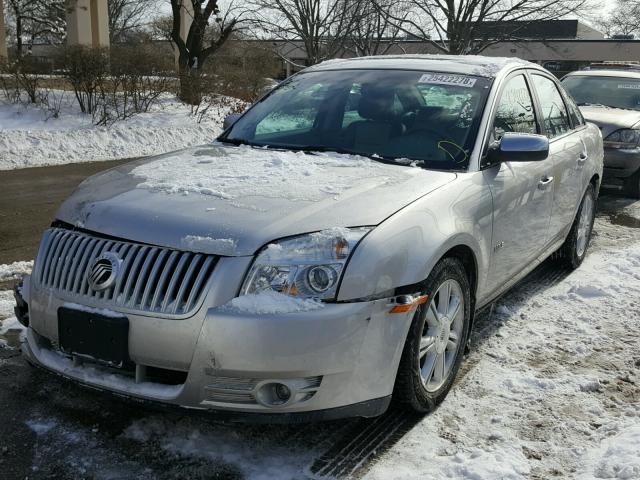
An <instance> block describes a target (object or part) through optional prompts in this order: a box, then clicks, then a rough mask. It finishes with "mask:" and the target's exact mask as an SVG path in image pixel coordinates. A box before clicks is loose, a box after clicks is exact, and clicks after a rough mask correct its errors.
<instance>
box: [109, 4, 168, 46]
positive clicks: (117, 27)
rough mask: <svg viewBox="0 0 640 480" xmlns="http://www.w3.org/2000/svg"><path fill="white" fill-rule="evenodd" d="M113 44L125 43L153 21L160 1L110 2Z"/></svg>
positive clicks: (110, 34) (110, 29)
mask: <svg viewBox="0 0 640 480" xmlns="http://www.w3.org/2000/svg"><path fill="white" fill-rule="evenodd" d="M107 5H108V7H109V37H110V39H111V43H118V42H124V41H125V40H126V39H127V38H128V37H129V36H130V35H131V34H132V33H135V32H138V31H140V30H143V29H145V28H146V27H147V25H148V24H149V23H150V22H151V21H152V17H153V14H154V10H155V8H156V7H157V6H158V0H108V2H107Z"/></svg>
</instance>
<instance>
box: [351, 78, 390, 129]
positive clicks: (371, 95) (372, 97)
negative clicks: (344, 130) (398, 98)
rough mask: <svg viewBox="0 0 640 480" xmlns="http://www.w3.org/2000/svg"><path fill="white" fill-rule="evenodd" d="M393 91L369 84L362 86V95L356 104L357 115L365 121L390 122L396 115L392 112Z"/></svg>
mask: <svg viewBox="0 0 640 480" xmlns="http://www.w3.org/2000/svg"><path fill="white" fill-rule="evenodd" d="M394 95H395V93H394V91H393V90H392V89H391V88H380V87H376V86H373V85H370V84H365V85H362V95H361V97H360V103H359V104H358V114H359V115H360V116H361V117H362V118H366V119H367V120H374V121H377V122H391V121H393V120H394V119H395V117H396V115H395V113H394V110H393V103H394Z"/></svg>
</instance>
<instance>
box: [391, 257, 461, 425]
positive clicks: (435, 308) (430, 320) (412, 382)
mask: <svg viewBox="0 0 640 480" xmlns="http://www.w3.org/2000/svg"><path fill="white" fill-rule="evenodd" d="M424 294H426V295H427V296H428V300H427V302H426V303H424V304H422V305H420V306H419V307H418V309H417V310H416V312H415V314H414V317H413V321H412V323H411V327H410V329H409V333H408V334H407V339H406V341H405V345H404V350H403V352H402V358H401V360H400V366H399V368H398V375H397V377H396V384H395V388H394V393H393V397H394V400H395V401H397V402H399V403H401V404H403V405H405V406H408V407H409V408H411V409H412V410H414V411H416V412H420V413H427V412H430V411H432V410H434V409H435V408H436V407H437V406H438V404H439V403H440V402H442V400H444V398H445V397H446V395H447V393H448V392H449V390H450V389H451V385H452V384H453V381H454V379H455V377H456V374H457V372H458V369H459V368H460V363H461V362H462V357H463V356H464V351H465V346H466V343H467V339H468V337H469V328H470V324H471V293H470V287H469V280H468V278H467V274H466V271H465V269H464V266H463V265H462V263H461V262H460V261H459V260H458V259H455V258H445V259H444V260H441V261H440V262H439V263H438V264H437V265H436V266H435V267H434V268H433V270H432V271H431V274H430V275H429V277H428V278H427V280H426V282H425V288H424Z"/></svg>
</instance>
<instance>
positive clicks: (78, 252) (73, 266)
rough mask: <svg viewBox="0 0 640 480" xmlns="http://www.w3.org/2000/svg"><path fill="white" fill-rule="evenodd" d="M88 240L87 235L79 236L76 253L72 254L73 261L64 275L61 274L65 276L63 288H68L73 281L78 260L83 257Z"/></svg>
mask: <svg viewBox="0 0 640 480" xmlns="http://www.w3.org/2000/svg"><path fill="white" fill-rule="evenodd" d="M89 242H90V239H89V238H88V237H80V242H79V243H78V247H77V249H76V254H75V255H74V256H73V261H72V262H71V266H70V267H69V271H68V272H67V274H66V275H63V276H66V279H67V280H66V282H65V284H64V289H65V290H69V289H70V288H71V286H72V285H73V282H74V280H75V279H76V274H77V272H78V262H79V261H80V260H81V259H82V258H83V257H84V253H85V251H86V249H87V244H88V243H89ZM61 288H62V287H61Z"/></svg>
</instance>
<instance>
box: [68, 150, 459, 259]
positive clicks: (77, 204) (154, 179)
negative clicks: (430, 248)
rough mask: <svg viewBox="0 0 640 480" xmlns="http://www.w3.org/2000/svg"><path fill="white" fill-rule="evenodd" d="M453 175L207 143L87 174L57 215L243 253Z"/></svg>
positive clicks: (398, 200) (389, 210)
mask: <svg viewBox="0 0 640 480" xmlns="http://www.w3.org/2000/svg"><path fill="white" fill-rule="evenodd" d="M455 177H456V175H455V174H454V173H447V172H437V171H429V170H424V169H422V168H418V167H413V166H401V165H390V164H385V163H382V162H377V161H374V160H371V159H369V158H365V157H360V156H354V155H341V154H337V153H328V152H327V153H313V154H311V153H303V152H292V151H276V150H267V149H264V148H253V147H248V146H240V147H235V146H225V145H223V144H220V143H214V144H211V145H205V146H202V147H198V148H191V149H186V150H181V151H178V152H173V153H169V154H165V155H161V156H158V157H153V158H150V159H144V160H138V161H135V162H132V163H129V164H127V165H122V166H120V167H116V168H114V169H111V170H108V171H106V172H103V173H101V174H98V175H95V176H93V177H91V178H89V179H87V180H85V181H84V182H83V183H82V184H81V185H80V186H79V187H78V189H77V190H76V191H75V192H74V194H73V195H72V196H71V197H70V198H69V199H68V200H67V201H66V202H65V203H64V204H63V205H62V206H61V207H60V210H59V211H58V214H57V218H58V219H59V220H62V221H65V222H67V223H70V224H73V225H76V226H78V227H81V228H84V229H87V230H91V231H95V232H100V233H103V234H106V235H112V236H115V237H119V238H124V239H129V240H134V241H140V242H145V243H151V244H155V245H161V246H166V247H172V248H179V249H185V250H191V251H197V252H202V253H211V254H218V255H228V256H234V255H238V256H240V255H252V254H254V253H255V252H256V251H257V250H258V249H259V248H260V247H262V246H263V245H265V244H267V243H269V242H271V241H273V240H276V239H278V238H282V237H287V236H292V235H297V234H302V233H308V232H314V231H319V230H325V229H328V228H334V227H357V226H370V225H377V224H379V223H380V222H382V221H383V220H385V219H386V218H387V217H389V216H390V215H392V214H393V213H395V212H396V211H398V210H399V209H401V208H403V207H405V206H406V205H408V204H409V203H411V202H412V201H414V200H416V199H417V198H419V197H421V196H423V195H425V194H427V193H429V192H430V191H432V190H434V189H436V188H439V187H440V186H442V185H444V184H446V183H448V182H450V181H452V180H453V179H455Z"/></svg>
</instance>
